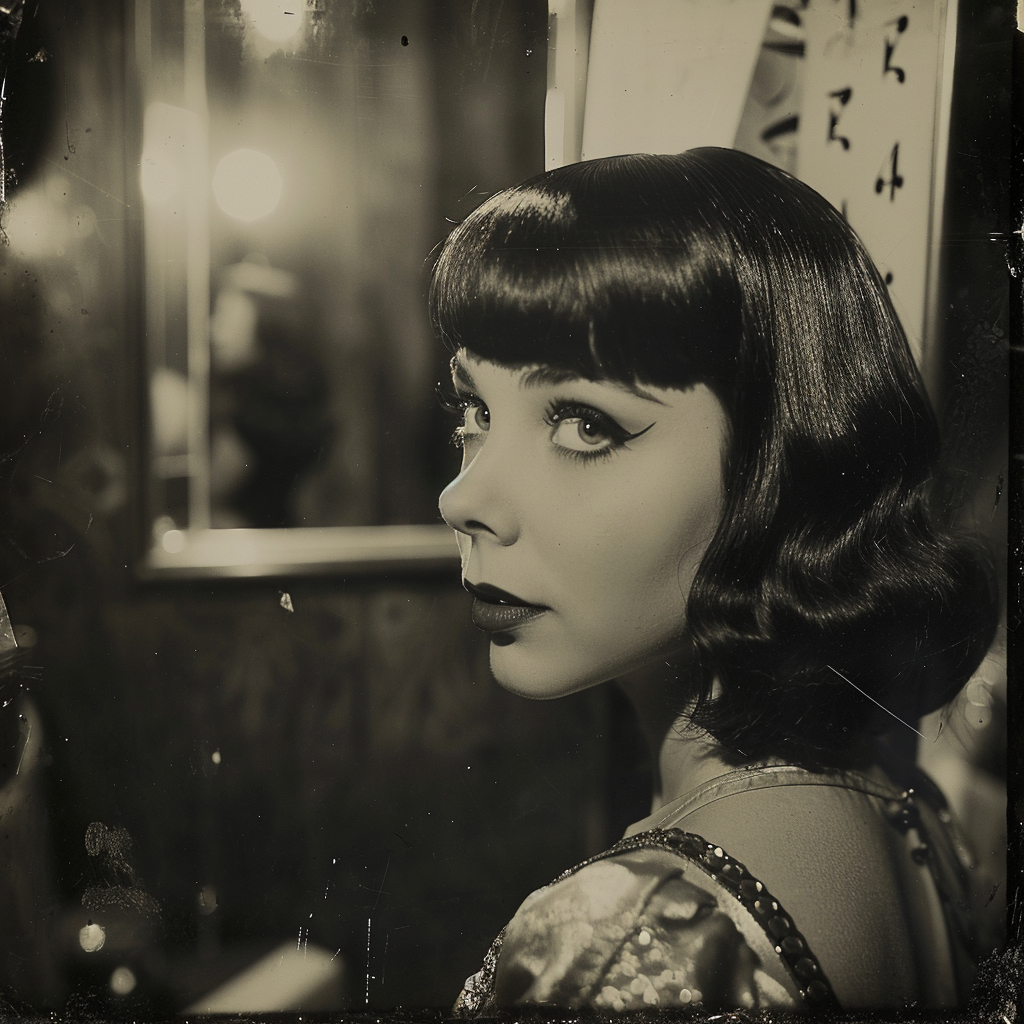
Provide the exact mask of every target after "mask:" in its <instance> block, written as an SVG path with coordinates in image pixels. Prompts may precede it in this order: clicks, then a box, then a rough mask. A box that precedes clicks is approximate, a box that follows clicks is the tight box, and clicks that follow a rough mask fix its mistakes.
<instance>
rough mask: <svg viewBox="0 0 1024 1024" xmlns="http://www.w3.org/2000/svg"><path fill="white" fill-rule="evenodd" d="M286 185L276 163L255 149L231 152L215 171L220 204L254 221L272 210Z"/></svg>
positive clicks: (215, 183)
mask: <svg viewBox="0 0 1024 1024" xmlns="http://www.w3.org/2000/svg"><path fill="white" fill-rule="evenodd" d="M283 187H284V186H283V182H282V181H281V172H280V171H279V170H278V169H277V164H275V163H274V161H273V160H271V159H270V157H269V156H267V154H266V153H260V152H258V151H257V150H255V149H236V150H235V151H234V152H233V153H228V155H227V156H226V157H224V158H223V159H222V160H221V161H220V163H219V164H217V169H216V170H215V171H214V172H213V194H214V197H215V198H216V200H217V205H218V206H219V207H220V208H221V209H222V210H223V211H224V212H225V213H226V214H228V216H230V217H235V218H237V219H238V220H244V221H254V220H258V219H259V218H260V217H265V216H266V215H267V214H268V213H271V212H272V211H273V210H274V209H276V208H277V204H278V202H279V201H280V199H281V189H282V188H283Z"/></svg>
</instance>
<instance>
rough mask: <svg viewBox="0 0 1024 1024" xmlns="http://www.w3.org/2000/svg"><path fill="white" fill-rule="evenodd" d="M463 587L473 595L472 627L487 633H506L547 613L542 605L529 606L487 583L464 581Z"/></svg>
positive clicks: (514, 596)
mask: <svg viewBox="0 0 1024 1024" xmlns="http://www.w3.org/2000/svg"><path fill="white" fill-rule="evenodd" d="M463 586H464V587H465V588H466V590H468V591H469V592H470V593H471V594H472V595H473V611H472V619H473V625H474V626H476V627H477V629H482V630H484V631H485V632H487V633H502V632H506V631H507V630H510V629H512V628H514V627H515V626H519V625H522V623H524V622H528V621H529V620H530V619H535V618H536V617H537V616H538V615H543V614H544V612H546V611H547V608H545V607H544V605H539V604H530V603H529V602H527V601H524V600H522V598H519V597H516V595H515V594H510V593H509V592H508V591H507V590H501V589H500V588H499V587H493V586H491V584H489V583H470V582H469V581H468V580H465V581H463Z"/></svg>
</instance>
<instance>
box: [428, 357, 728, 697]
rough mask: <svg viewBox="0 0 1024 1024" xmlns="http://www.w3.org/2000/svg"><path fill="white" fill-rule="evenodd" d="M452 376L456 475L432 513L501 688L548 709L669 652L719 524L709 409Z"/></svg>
mask: <svg viewBox="0 0 1024 1024" xmlns="http://www.w3.org/2000/svg"><path fill="white" fill-rule="evenodd" d="M453 372H454V380H455V387H456V392H457V394H458V396H459V400H460V403H461V405H462V407H463V410H464V412H463V419H462V424H461V426H460V428H459V433H460V434H461V438H462V444H463V460H462V470H461V472H460V473H459V475H458V477H457V478H456V479H455V480H453V481H452V482H451V483H450V484H449V485H448V487H446V488H445V490H444V492H443V493H442V495H441V502H440V507H441V513H442V515H443V516H444V518H445V521H446V522H447V523H448V524H449V525H450V526H451V527H452V528H453V529H455V530H456V531H457V532H458V540H459V549H460V552H461V554H462V575H463V580H464V582H465V583H466V585H467V589H469V590H470V591H471V592H473V593H474V602H473V620H474V622H475V623H476V624H477V625H478V626H480V627H481V628H483V629H485V630H486V631H487V632H488V633H490V635H491V669H492V671H493V672H494V675H495V677H496V678H497V680H498V682H500V683H501V684H502V685H503V686H505V687H507V688H508V689H510V690H512V691H514V692H516V693H520V694H522V695H524V696H528V697H537V698H547V697H557V696H561V695H563V694H566V693H572V692H574V691H576V690H580V689H583V688H585V687H587V686H591V685H594V684H596V683H599V682H604V681H605V680H607V679H611V678H614V677H615V676H619V675H622V674H624V673H626V672H628V671H630V670H632V669H635V668H639V667H641V666H642V665H645V664H648V663H650V662H653V661H655V660H656V659H658V658H661V657H667V656H669V655H671V654H672V653H674V652H675V651H677V650H679V649H680V648H681V647H682V646H683V644H684V639H685V610H686V601H687V598H688V596H689V592H690V586H691V583H692V581H693V577H694V574H695V572H696V569H697V566H698V565H699V563H700V560H701V558H702V557H703V555H704V551H705V549H706V548H707V545H708V543H709V542H710V540H711V538H712V536H713V535H714V532H715V529H716V528H717V526H718V522H719V519H720V517H721V514H722V504H723V495H722V454H723V445H724V444H725V438H726V434H727V423H726V417H725V413H724V411H723V409H722V407H721V405H720V403H719V402H718V399H717V398H715V396H714V395H713V394H712V392H711V391H710V390H709V389H708V388H707V387H706V386H704V385H696V386H694V387H692V388H689V389H688V390H685V391H679V390H675V389H671V388H656V387H649V386H643V387H640V386H635V387H630V386H627V385H624V384H619V383H614V382H609V381H602V382H595V381H589V380H585V379H582V378H579V377H573V376H570V375H567V374H565V373H564V372H562V371H557V370H552V369H550V368H547V367H528V368H526V369H508V368H505V367H503V366H501V365H499V364H497V363H492V362H489V361H486V360H482V359H478V358H476V357H475V356H473V355H471V354H470V353H468V352H466V351H465V350H463V351H460V353H459V354H458V356H457V357H456V358H455V360H453Z"/></svg>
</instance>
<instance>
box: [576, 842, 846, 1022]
mask: <svg viewBox="0 0 1024 1024" xmlns="http://www.w3.org/2000/svg"><path fill="white" fill-rule="evenodd" d="M651 848H661V849H666V850H669V851H670V852H672V853H675V854H676V855H678V856H680V857H684V858H685V859H686V860H688V861H690V862H691V863H693V864H695V865H697V867H699V868H700V869H701V870H702V871H703V872H704V873H705V874H706V875H708V876H709V877H710V878H711V879H712V881H715V882H717V883H718V884H719V885H721V887H722V888H723V889H725V890H726V892H728V893H729V895H731V896H732V897H734V898H735V899H736V900H737V901H738V902H739V903H740V904H741V905H742V906H743V908H744V909H745V910H747V911H748V912H749V913H750V915H751V917H753V919H754V920H755V921H756V922H757V923H758V924H759V925H760V926H761V929H762V930H763V931H764V933H765V935H766V936H767V937H768V940H769V941H770V942H771V944H772V945H773V946H774V947H775V952H776V953H777V954H778V955H779V959H780V960H781V961H782V962H783V964H785V966H786V969H787V971H788V972H789V974H790V977H792V979H793V981H794V983H795V984H796V986H797V989H798V990H799V992H800V995H801V996H802V997H803V999H804V1001H805V1002H806V1003H807V1004H808V1005H809V1006H813V1007H814V1008H815V1009H833V1010H838V1009H840V1006H839V1000H838V999H836V995H835V992H833V990H832V985H831V983H830V982H829V980H828V978H827V977H826V976H825V972H824V971H823V970H822V969H821V965H820V964H819V963H818V958H817V957H816V956H815V955H814V953H813V952H811V949H810V947H809V946H808V944H807V940H806V939H805V938H804V937H803V935H802V934H801V933H800V931H799V930H798V929H797V927H796V925H795V924H793V920H792V918H790V917H789V915H788V914H786V912H785V910H784V909H783V907H782V905H781V904H780V903H779V901H778V900H777V899H775V898H774V897H773V896H772V894H771V893H770V892H769V891H768V889H767V887H766V886H765V885H764V884H763V883H762V882H761V881H759V880H758V879H756V878H755V877H754V876H753V875H752V874H751V873H750V872H749V871H747V869H746V867H744V865H742V864H741V863H740V862H739V861H738V860H735V859H733V858H732V857H730V856H729V854H727V853H726V852H725V851H724V850H723V849H722V848H721V847H720V846H716V845H715V844H714V843H709V842H708V841H707V840H706V839H704V838H703V837H702V836H698V835H696V834H694V833H692V832H684V831H682V830H681V829H677V828H671V829H651V830H650V831H649V832H641V833H639V834H637V835H635V836H629V837H628V838H626V839H622V840H620V841H619V842H618V843H616V844H615V845H614V846H613V847H611V848H610V849H608V850H606V851H605V852H604V853H601V854H598V855H597V856H596V857H592V858H590V860H587V861H584V862H583V863H582V864H580V865H578V866H577V867H575V868H572V869H570V870H569V871H567V872H565V873H564V874H562V875H561V876H560V877H559V881H560V880H561V879H562V878H565V877H567V876H568V875H571V874H575V872H576V871H579V870H580V869H581V868H584V867H586V866H587V865H588V864H592V863H595V862H596V861H600V860H604V859H605V858H606V857H614V856H616V855H618V854H620V853H628V852H631V851H633V850H644V849H651Z"/></svg>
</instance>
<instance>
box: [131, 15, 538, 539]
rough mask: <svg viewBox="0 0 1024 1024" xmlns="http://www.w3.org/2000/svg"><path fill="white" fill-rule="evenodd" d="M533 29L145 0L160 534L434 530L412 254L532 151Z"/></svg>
mask: <svg viewBox="0 0 1024 1024" xmlns="http://www.w3.org/2000/svg"><path fill="white" fill-rule="evenodd" d="M545 32H546V4H544V3H541V2H537V3H533V2H531V3H525V4H519V5H516V7H515V9H514V10H505V9H504V5H502V4H501V3H500V2H497V0H488V2H485V3H479V4H474V5H473V7H472V10H468V9H467V8H466V6H465V4H462V3H459V2H457V0H429V2H423V0H394V2H389V3H387V4H345V5H341V4H330V5H324V4H319V3H316V4H315V3H309V2H300V3H296V4H282V3H279V2H276V0H242V2H241V4H240V5H239V4H237V3H231V2H229V0H211V2H207V3H205V4H204V3H200V2H198V0H174V2H171V3H166V4H165V3H161V4H156V3H153V2H152V0H136V36H137V39H136V50H137V54H138V67H139V71H140V84H141V87H142V92H143V104H142V109H143V111H144V119H143V120H144V130H143V138H142V147H141V163H140V179H139V180H140V186H141V191H142V196H143V200H144V207H145V277H146V284H145V305H146V334H147V346H148V363H149V369H148V373H149V380H150V434H151V437H150V448H151V459H150V465H151V492H150V494H151V499H150V523H151V524H152V528H153V533H154V542H155V543H156V544H157V546H158V548H160V549H162V550H163V551H165V552H169V551H170V550H171V548H173V547H175V546H176V545H181V546H184V545H186V544H187V543H188V542H189V536H190V531H195V530H204V529H207V528H211V529H221V528H253V527H255V528H281V527H284V528H301V527H353V526H381V525H402V524H434V523H438V522H439V520H438V516H437V510H436V498H435V496H436V494H437V492H438V491H439V490H440V486H441V485H442V484H443V483H444V481H445V480H446V479H447V478H448V477H450V475H451V472H452V471H453V470H454V466H455V461H456V460H455V456H454V452H452V453H451V458H450V459H446V458H445V454H444V453H445V451H446V448H445V445H444V443H443V441H444V432H445V431H446V426H445V423H444V420H443V417H442V416H441V415H440V414H439V413H438V412H437V410H435V408H434V403H433V398H432V395H433V390H434V383H435V381H436V380H438V379H440V378H441V377H442V376H443V375H444V373H445V369H444V366H443V365H442V362H441V356H440V355H439V353H438V350H437V347H436V346H435V345H434V343H433V339H432V334H431V330H430V327H429V324H428V322H427V318H426V312H425V310H426V304H425V302H424V293H425V288H426V274H425V270H426V266H427V264H428V262H429V254H430V252H431V250H432V249H433V248H434V246H435V245H436V244H437V243H438V242H440V241H441V239H443V238H444V236H445V235H446V234H447V231H448V230H449V229H450V227H451V224H452V223H454V222H455V221H456V220H457V219H460V218H461V217H463V216H465V214H466V213H468V212H469V211H470V210H471V209H472V208H473V207H474V206H475V205H476V204H477V203H478V202H479V201H481V200H482V199H483V198H485V196H486V195H488V194H489V193H491V192H493V191H495V190H496V189H498V188H500V187H502V186H504V185H506V184H507V183H508V182H509V181H515V180H519V179H522V178H524V177H526V176H528V175H530V174H532V173H535V172H537V171H539V170H541V169H542V168H543V105H544V88H545V78H544V65H543V54H544V52H545V51H544V45H545V44H544V39H545ZM531 58H532V60H531ZM439 452H440V453H442V454H440V455H439V454H438V453H439Z"/></svg>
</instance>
